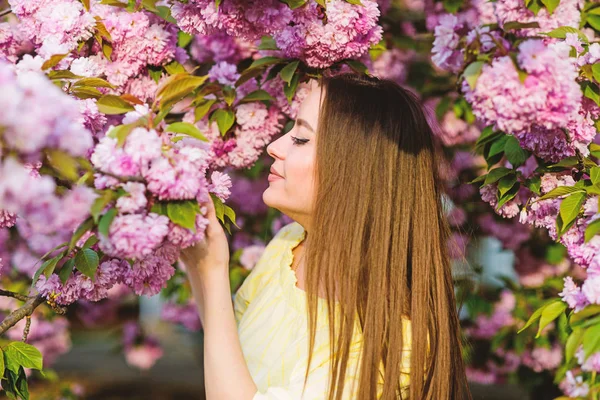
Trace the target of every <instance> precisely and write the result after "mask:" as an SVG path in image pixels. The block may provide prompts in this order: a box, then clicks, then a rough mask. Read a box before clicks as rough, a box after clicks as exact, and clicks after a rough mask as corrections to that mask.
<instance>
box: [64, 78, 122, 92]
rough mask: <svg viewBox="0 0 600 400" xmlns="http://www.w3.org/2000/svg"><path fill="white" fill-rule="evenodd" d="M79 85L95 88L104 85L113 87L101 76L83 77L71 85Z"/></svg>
mask: <svg viewBox="0 0 600 400" xmlns="http://www.w3.org/2000/svg"><path fill="white" fill-rule="evenodd" d="M79 86H91V87H95V88H97V87H104V88H111V89H114V88H115V87H114V86H113V85H111V84H110V83H109V82H107V81H105V80H104V79H101V78H83V79H80V80H78V81H77V82H75V83H74V84H73V87H79Z"/></svg>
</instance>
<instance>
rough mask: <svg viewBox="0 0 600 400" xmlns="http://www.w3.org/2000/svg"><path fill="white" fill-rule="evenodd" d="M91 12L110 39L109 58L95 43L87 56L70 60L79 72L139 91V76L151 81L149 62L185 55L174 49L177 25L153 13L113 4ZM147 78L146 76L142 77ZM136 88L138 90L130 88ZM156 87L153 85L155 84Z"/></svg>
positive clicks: (144, 80)
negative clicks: (121, 8)
mask: <svg viewBox="0 0 600 400" xmlns="http://www.w3.org/2000/svg"><path fill="white" fill-rule="evenodd" d="M91 13H93V14H94V15H95V16H97V17H99V18H101V20H102V21H103V23H104V25H105V26H106V29H107V30H108V32H109V33H110V36H111V39H112V42H111V44H112V54H111V60H110V61H109V60H107V59H106V57H104V56H103V55H102V53H101V51H100V50H101V49H99V48H97V46H94V48H93V49H92V51H90V52H89V54H87V57H81V58H77V59H75V60H73V62H72V63H71V66H70V69H71V71H72V72H73V73H75V74H77V75H81V76H87V77H89V76H105V77H106V79H107V80H108V81H109V82H110V83H112V84H113V85H115V86H120V87H125V86H128V89H129V92H130V93H131V94H134V95H139V97H140V98H141V99H142V100H146V99H147V95H145V94H143V93H140V91H142V90H143V88H137V87H136V85H135V83H134V82H136V81H137V80H140V79H142V82H143V83H145V84H149V83H150V81H151V80H150V79H147V74H146V73H145V72H144V71H145V68H146V67H147V66H148V65H152V66H162V65H164V64H167V63H168V62H171V61H173V60H174V59H176V58H177V59H179V60H180V61H185V59H186V56H185V55H184V53H183V52H181V49H180V50H177V49H178V47H177V28H176V27H175V26H174V25H172V24H168V23H166V22H165V21H164V20H162V19H160V18H159V17H157V16H156V15H154V14H151V13H149V12H145V11H138V12H134V13H130V12H127V11H125V10H119V9H115V7H111V6H104V5H100V4H98V5H96V6H94V7H92V9H91ZM144 78H146V79H144ZM132 88H137V89H138V90H131V89H132ZM154 88H155V87H154Z"/></svg>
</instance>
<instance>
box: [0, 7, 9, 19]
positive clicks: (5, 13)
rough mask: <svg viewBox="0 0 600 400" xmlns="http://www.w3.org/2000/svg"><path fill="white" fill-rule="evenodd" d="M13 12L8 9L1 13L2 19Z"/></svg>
mask: <svg viewBox="0 0 600 400" xmlns="http://www.w3.org/2000/svg"><path fill="white" fill-rule="evenodd" d="M11 12H12V9H10V8H7V9H6V10H2V11H0V17H4V16H5V15H8V14H10V13H11Z"/></svg>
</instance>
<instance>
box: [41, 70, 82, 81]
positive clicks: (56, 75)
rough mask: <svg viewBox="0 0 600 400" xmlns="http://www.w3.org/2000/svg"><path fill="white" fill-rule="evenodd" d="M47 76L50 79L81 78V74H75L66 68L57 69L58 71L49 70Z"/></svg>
mask: <svg viewBox="0 0 600 400" xmlns="http://www.w3.org/2000/svg"><path fill="white" fill-rule="evenodd" d="M48 78H49V79H51V80H54V79H78V78H83V76H79V75H75V74H74V73H72V72H71V71H68V70H58V71H50V72H48Z"/></svg>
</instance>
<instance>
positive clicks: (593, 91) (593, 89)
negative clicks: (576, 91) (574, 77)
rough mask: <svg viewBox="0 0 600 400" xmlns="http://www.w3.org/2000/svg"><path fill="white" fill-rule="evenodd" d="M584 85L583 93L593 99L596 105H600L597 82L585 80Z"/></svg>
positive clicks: (599, 91) (599, 92)
mask: <svg viewBox="0 0 600 400" xmlns="http://www.w3.org/2000/svg"><path fill="white" fill-rule="evenodd" d="M581 85H582V86H583V95H584V96H585V97H587V98H588V99H591V100H593V101H594V102H595V103H596V105H598V106H600V90H599V89H598V86H597V85H596V84H595V83H592V82H588V81H584V82H582V83H581Z"/></svg>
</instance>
